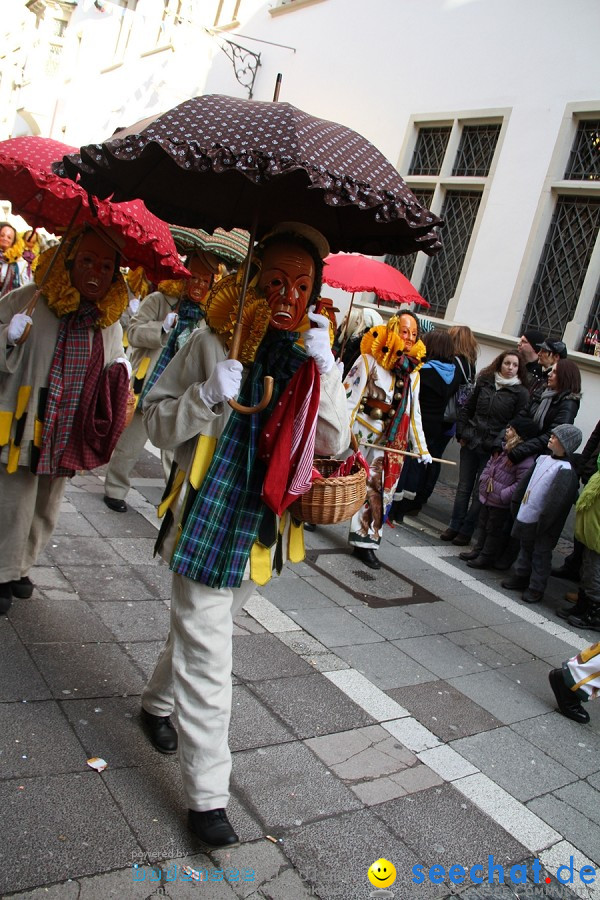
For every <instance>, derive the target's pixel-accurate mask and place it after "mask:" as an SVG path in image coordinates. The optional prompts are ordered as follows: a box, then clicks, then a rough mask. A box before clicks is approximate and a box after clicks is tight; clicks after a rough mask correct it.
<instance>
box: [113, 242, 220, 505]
mask: <svg viewBox="0 0 600 900" xmlns="http://www.w3.org/2000/svg"><path fill="white" fill-rule="evenodd" d="M188 267H189V269H190V272H191V273H192V277H191V278H190V279H189V281H175V282H173V281H165V282H161V284H160V285H159V288H161V290H158V291H155V292H154V293H152V294H148V296H147V297H146V299H145V300H144V302H143V303H142V304H141V305H140V307H139V309H138V312H137V314H136V315H135V316H134V317H133V318H132V319H131V321H130V323H129V327H128V328H127V340H128V343H129V346H130V348H131V350H130V361H131V367H132V370H133V380H132V389H133V392H134V394H136V396H137V397H138V398H139V400H138V405H137V408H136V411H135V412H134V414H133V418H132V420H131V422H130V424H129V425H128V427H127V428H126V429H125V431H124V432H123V434H122V435H121V438H120V440H119V442H118V444H117V446H116V447H115V450H114V453H113V455H112V457H111V460H110V464H109V466H108V469H107V471H106V481H105V482H104V502H105V503H106V505H107V506H108V508H109V509H112V510H113V511H114V512H126V510H127V503H126V502H125V498H126V497H127V494H128V493H129V488H130V487H131V481H130V476H131V471H132V469H133V467H134V466H135V464H136V462H137V461H138V459H139V456H140V453H141V452H142V450H143V448H144V444H145V443H146V441H147V440H148V434H147V432H146V428H145V426H144V419H143V415H142V405H143V402H144V399H145V397H146V395H147V394H148V392H149V391H150V389H151V388H152V386H153V385H154V383H155V382H156V380H157V379H158V376H159V375H160V373H161V372H162V371H163V369H165V368H166V366H167V365H168V363H169V362H170V361H171V359H172V358H173V356H174V355H175V353H176V352H177V350H178V349H180V347H182V346H183V344H184V343H185V342H186V340H187V339H188V338H189V336H190V334H191V333H192V331H194V330H195V329H197V328H205V327H206V326H205V323H204V307H203V303H204V301H205V300H206V296H207V294H208V292H209V291H210V289H211V287H212V285H213V281H214V277H215V275H216V274H217V272H218V270H219V261H218V259H217V257H216V256H214V255H213V254H212V253H206V252H204V251H202V250H200V251H198V252H197V253H195V254H194V256H193V257H192V258H191V260H190V261H189V262H188ZM163 458H164V457H163ZM166 468H167V474H168V469H169V468H170V465H168V466H167V467H166Z"/></svg>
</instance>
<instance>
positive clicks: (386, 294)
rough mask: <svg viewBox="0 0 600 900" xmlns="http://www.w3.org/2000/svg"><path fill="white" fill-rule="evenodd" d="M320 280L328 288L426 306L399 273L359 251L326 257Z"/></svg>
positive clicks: (423, 299)
mask: <svg viewBox="0 0 600 900" xmlns="http://www.w3.org/2000/svg"><path fill="white" fill-rule="evenodd" d="M323 281H324V282H325V284H328V285H330V286H331V287H335V288H341V289H342V290H343V291H351V292H352V293H353V294H354V293H358V292H359V291H372V292H373V293H375V294H377V296H378V297H381V299H382V300H395V301H396V302H397V303H416V304H418V305H419V306H427V307H428V306H429V303H428V302H427V300H425V298H424V297H421V295H420V294H419V292H418V291H417V290H416V288H414V287H413V286H412V284H411V283H410V281H409V280H408V278H406V277H405V276H404V275H403V274H402V272H399V271H398V270H397V269H394V267H393V266H388V264H387V263H382V262H378V260H376V259H371V258H370V257H368V256H362V254H360V253H335V254H331V255H330V256H328V257H327V259H326V260H325V266H324V268H323Z"/></svg>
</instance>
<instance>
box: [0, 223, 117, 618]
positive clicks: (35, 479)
mask: <svg viewBox="0 0 600 900" xmlns="http://www.w3.org/2000/svg"><path fill="white" fill-rule="evenodd" d="M116 240H117V237H116V235H114V234H112V233H110V232H107V231H106V230H104V229H102V230H99V231H96V230H91V229H87V228H86V229H80V231H79V233H78V234H77V235H76V236H75V238H74V239H73V240H72V241H71V242H69V245H68V246H67V247H66V248H62V249H61V253H60V256H59V257H58V259H57V260H56V261H55V263H54V265H53V267H52V270H51V272H50V273H49V276H48V278H47V280H46V282H45V284H44V288H43V292H42V294H41V295H40V297H39V299H38V301H37V305H36V307H35V312H34V314H33V320H32V317H31V316H29V315H27V314H25V313H24V312H23V311H22V310H23V309H24V308H25V307H27V305H28V303H29V301H30V300H31V299H32V297H33V294H34V293H35V290H36V288H35V285H27V286H26V287H23V288H19V289H18V290H16V291H13V292H12V293H10V294H7V295H6V296H5V297H4V298H3V299H2V301H1V302H0V373H1V377H0V508H1V509H2V516H3V519H4V522H5V524H6V527H4V528H2V529H1V530H0V609H1V610H2V611H4V612H6V611H7V609H8V608H9V607H10V605H11V602H12V598H13V597H20V598H27V597H30V596H31V594H32V592H33V584H32V582H31V581H30V579H29V577H28V572H29V570H30V568H31V567H32V566H33V565H34V564H35V561H36V559H37V557H38V555H39V554H40V553H41V552H42V550H43V549H44V547H45V546H46V543H47V542H48V540H49V538H50V536H51V534H52V531H53V530H54V527H55V525H56V520H57V518H58V514H59V510H60V504H61V501H62V497H63V494H64V491H65V486H66V479H67V478H68V477H71V476H73V475H74V474H75V471H76V470H79V469H91V468H93V467H95V466H99V465H103V464H104V463H106V462H108V460H109V458H110V454H111V452H112V449H113V447H114V446H115V444H116V442H117V440H118V438H119V435H120V434H121V431H122V430H123V427H124V424H125V410H126V402H127V392H128V388H127V382H128V380H129V373H130V367H129V363H128V362H127V360H126V359H124V358H122V354H123V345H122V331H121V326H120V325H119V316H120V315H121V313H122V311H123V309H124V307H125V306H126V305H127V291H126V289H125V284H124V282H123V279H122V277H121V275H120V272H119V265H118V263H119V253H118V246H117V245H116V243H115V241H116ZM53 255H54V249H51V250H48V251H46V254H42V256H40V260H39V263H38V266H37V268H36V271H35V278H36V280H37V281H38V282H39V281H40V280H41V278H42V277H43V275H44V274H45V272H46V270H47V269H48V267H49V265H50V260H51V257H52V256H53ZM28 325H30V326H31V330H30V333H29V335H28V336H27V337H26V339H25V340H23V338H25V332H26V329H27V326H28ZM20 341H21V343H19V342H20ZM112 363H119V364H118V365H112ZM120 363H122V365H121V364H120Z"/></svg>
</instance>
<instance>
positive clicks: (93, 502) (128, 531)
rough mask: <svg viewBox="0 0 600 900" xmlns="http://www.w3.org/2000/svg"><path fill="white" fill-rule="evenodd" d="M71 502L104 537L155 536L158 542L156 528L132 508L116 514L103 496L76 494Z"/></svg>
mask: <svg viewBox="0 0 600 900" xmlns="http://www.w3.org/2000/svg"><path fill="white" fill-rule="evenodd" d="M71 502H72V503H73V506H75V507H76V508H77V509H78V510H79V511H80V512H81V513H82V514H83V516H84V517H85V519H86V520H87V521H88V522H89V523H90V524H91V525H92V527H93V528H94V530H95V531H96V532H97V533H98V534H100V535H102V537H127V536H128V535H132V534H135V535H136V537H148V538H151V537H153V536H154V539H155V540H156V528H155V527H154V526H153V525H152V524H151V523H150V522H148V521H147V519H145V518H144V517H143V516H140V514H139V513H138V512H136V511H135V510H134V509H132V508H131V507H129V508H128V510H127V512H125V513H116V512H113V511H112V510H110V509H109V508H108V507H107V506H106V505H105V504H104V502H103V500H102V496H101V495H92V494H75V495H74V497H73V498H72V501H71Z"/></svg>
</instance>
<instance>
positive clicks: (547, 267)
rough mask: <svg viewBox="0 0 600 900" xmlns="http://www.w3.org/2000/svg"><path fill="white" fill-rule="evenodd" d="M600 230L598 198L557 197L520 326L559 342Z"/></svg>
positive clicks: (571, 314) (572, 309)
mask: <svg viewBox="0 0 600 900" xmlns="http://www.w3.org/2000/svg"><path fill="white" fill-rule="evenodd" d="M599 227H600V198H597V197H559V198H558V200H557V204H556V210H555V213H554V217H553V219H552V222H551V224H550V228H549V229H548V235H547V237H546V243H545V244H544V249H543V252H542V258H541V260H540V264H539V266H538V270H537V273H536V277H535V280H534V282H533V285H532V288H531V293H530V295H529V301H528V303H527V308H526V309H525V315H524V317H523V324H522V325H521V330H520V331H519V334H523V332H524V331H525V330H526V329H527V328H537V329H539V330H540V331H542V332H543V333H544V334H546V335H548V336H549V337H550V338H553V339H561V338H562V336H563V333H564V330H565V328H566V326H567V324H568V322H569V321H570V320H571V319H572V318H573V315H574V313H575V308H576V306H577V302H578V300H579V294H580V292H581V286H582V284H583V281H584V279H585V275H586V271H587V267H588V265H589V262H590V257H591V255H592V250H593V249H594V244H595V242H596V238H597V236H598V229H599Z"/></svg>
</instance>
